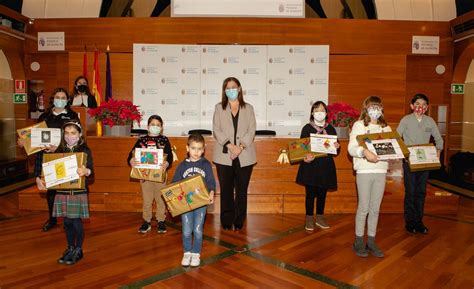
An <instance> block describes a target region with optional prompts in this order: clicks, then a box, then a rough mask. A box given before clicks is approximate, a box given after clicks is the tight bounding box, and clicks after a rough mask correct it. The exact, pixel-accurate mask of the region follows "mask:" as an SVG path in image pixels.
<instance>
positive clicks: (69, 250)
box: [58, 246, 74, 264]
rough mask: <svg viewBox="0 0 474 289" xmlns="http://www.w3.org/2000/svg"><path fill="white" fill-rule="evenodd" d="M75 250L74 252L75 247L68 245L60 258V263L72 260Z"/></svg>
mask: <svg viewBox="0 0 474 289" xmlns="http://www.w3.org/2000/svg"><path fill="white" fill-rule="evenodd" d="M73 252H74V247H71V246H70V247H67V249H66V250H65V251H64V253H63V255H62V256H61V257H60V258H59V259H58V263H59V264H64V263H65V262H66V260H70V259H71V256H72V253H73Z"/></svg>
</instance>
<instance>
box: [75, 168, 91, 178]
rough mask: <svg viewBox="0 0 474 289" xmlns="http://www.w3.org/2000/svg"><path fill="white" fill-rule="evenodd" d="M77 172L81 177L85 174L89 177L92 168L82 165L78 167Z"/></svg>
mask: <svg viewBox="0 0 474 289" xmlns="http://www.w3.org/2000/svg"><path fill="white" fill-rule="evenodd" d="M77 174H78V175H79V176H80V177H83V176H86V177H88V176H89V175H90V174H91V170H90V169H88V168H86V167H85V166H82V167H80V168H77Z"/></svg>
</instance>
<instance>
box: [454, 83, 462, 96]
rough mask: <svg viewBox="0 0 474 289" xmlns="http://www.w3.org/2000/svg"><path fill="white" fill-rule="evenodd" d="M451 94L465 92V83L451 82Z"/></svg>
mask: <svg viewBox="0 0 474 289" xmlns="http://www.w3.org/2000/svg"><path fill="white" fill-rule="evenodd" d="M451 94H464V84H462V83H453V84H451Z"/></svg>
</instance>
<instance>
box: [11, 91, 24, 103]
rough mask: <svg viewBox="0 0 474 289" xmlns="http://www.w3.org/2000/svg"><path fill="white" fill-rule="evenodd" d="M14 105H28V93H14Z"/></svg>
mask: <svg viewBox="0 0 474 289" xmlns="http://www.w3.org/2000/svg"><path fill="white" fill-rule="evenodd" d="M13 103H26V93H14V94H13Z"/></svg>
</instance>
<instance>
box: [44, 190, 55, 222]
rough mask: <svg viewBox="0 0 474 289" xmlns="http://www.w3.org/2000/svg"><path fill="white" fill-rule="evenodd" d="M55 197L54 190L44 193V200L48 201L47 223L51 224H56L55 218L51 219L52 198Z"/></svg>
mask: <svg viewBox="0 0 474 289" xmlns="http://www.w3.org/2000/svg"><path fill="white" fill-rule="evenodd" d="M55 197H56V190H48V191H47V192H46V200H47V201H48V211H49V222H50V223H51V224H56V223H57V218H56V217H53V207H54V198H55Z"/></svg>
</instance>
